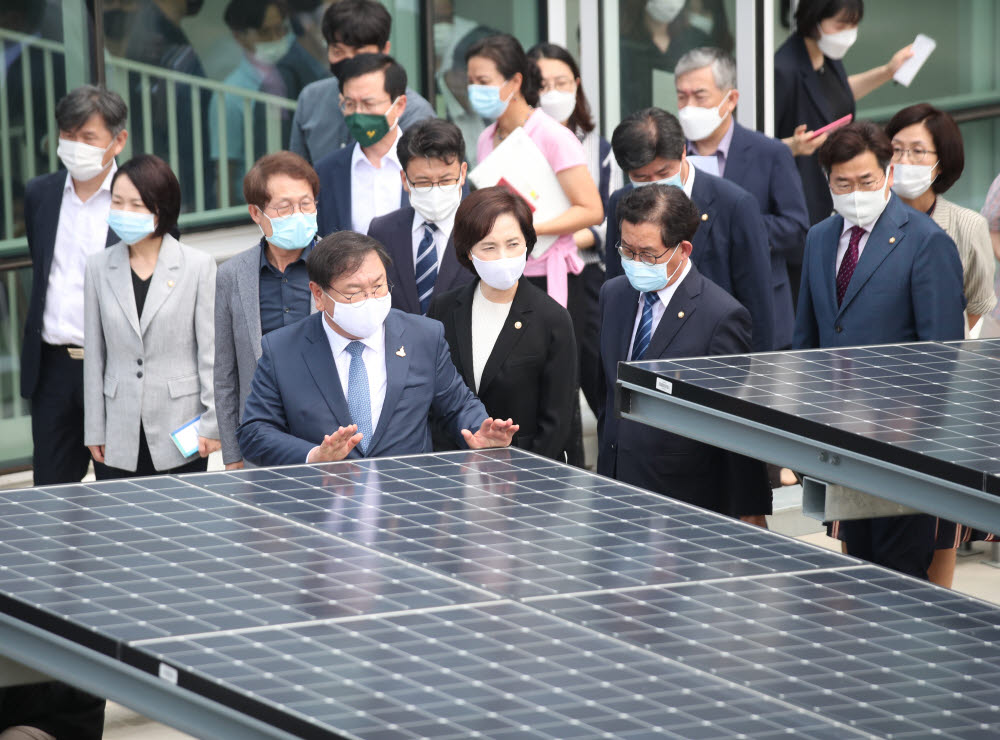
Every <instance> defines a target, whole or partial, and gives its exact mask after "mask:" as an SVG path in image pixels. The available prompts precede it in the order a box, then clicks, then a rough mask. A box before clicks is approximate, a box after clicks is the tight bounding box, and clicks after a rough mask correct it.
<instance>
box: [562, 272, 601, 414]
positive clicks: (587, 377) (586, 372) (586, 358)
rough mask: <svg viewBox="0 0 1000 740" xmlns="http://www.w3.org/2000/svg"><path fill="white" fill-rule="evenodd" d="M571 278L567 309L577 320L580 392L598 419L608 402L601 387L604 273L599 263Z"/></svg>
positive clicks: (575, 327)
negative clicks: (601, 308) (601, 408)
mask: <svg viewBox="0 0 1000 740" xmlns="http://www.w3.org/2000/svg"><path fill="white" fill-rule="evenodd" d="M568 278H569V286H568V291H567V296H566V310H567V311H569V315H570V316H571V317H572V318H573V334H574V335H575V338H576V348H577V352H578V354H579V358H580V390H582V391H583V397H584V398H586V399H587V405H588V406H590V410H591V411H593V412H594V416H597V415H598V414H599V413H600V407H601V404H603V403H604V389H603V388H601V387H600V362H601V315H600V308H599V306H598V303H599V301H600V298H601V286H602V285H604V270H602V269H601V266H600V265H598V264H596V263H595V264H592V265H586V266H584V268H583V272H581V273H580V274H579V275H569V276H568Z"/></svg>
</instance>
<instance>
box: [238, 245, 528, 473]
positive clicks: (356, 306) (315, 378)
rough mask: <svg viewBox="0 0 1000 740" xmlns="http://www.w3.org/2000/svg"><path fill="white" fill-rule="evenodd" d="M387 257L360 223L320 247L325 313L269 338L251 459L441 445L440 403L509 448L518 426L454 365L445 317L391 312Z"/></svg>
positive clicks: (256, 392) (251, 406) (243, 429)
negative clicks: (434, 425)
mask: <svg viewBox="0 0 1000 740" xmlns="http://www.w3.org/2000/svg"><path fill="white" fill-rule="evenodd" d="M387 262H388V256H387V255H386V253H385V250H384V248H383V247H382V245H381V244H380V243H379V242H377V241H376V240H374V239H372V238H371V237H367V236H363V235H361V234H357V233H354V232H351V231H340V232H336V233H334V234H331V235H330V236H328V237H326V238H325V239H323V240H322V241H320V242H319V243H318V244H317V245H316V246H315V248H314V249H313V251H312V253H311V254H310V256H309V260H308V268H309V281H310V282H309V287H310V290H311V291H312V294H313V299H314V300H315V301H316V307H317V309H318V311H317V312H316V313H315V314H313V315H312V316H310V317H309V318H308V319H305V320H303V321H301V322H299V323H297V324H294V325H292V326H288V327H285V328H283V329H279V330H277V331H275V332H272V333H271V334H268V335H267V336H266V337H264V339H263V344H262V355H261V359H260V362H259V364H258V365H257V370H256V372H255V374H254V378H253V382H252V383H251V386H250V395H249V396H248V397H247V401H246V407H245V410H244V414H243V422H242V424H240V426H239V429H238V430H237V438H238V440H239V445H240V450H241V452H242V453H243V456H244V457H245V458H246V459H248V460H250V461H252V462H254V463H255V464H257V465H289V464H295V463H302V462H310V463H314V462H331V461H335V460H343V459H344V458H347V457H351V458H358V457H384V456H388V455H405V454H412V453H421V452H430V451H431V449H432V447H431V433H430V427H429V424H428V414H429V413H430V412H432V411H433V413H434V414H435V416H436V417H437V418H438V419H440V420H441V421H442V423H443V425H444V427H445V428H446V429H447V430H448V431H449V432H450V433H451V434H452V435H453V436H454V437H455V439H456V441H459V440H461V441H464V443H465V445H466V446H468V447H470V448H472V449H481V448H485V447H506V446H507V445H509V444H510V441H511V438H512V437H513V436H514V434H515V432H517V430H518V426H517V424H515V423H514V422H513V421H512V420H510V419H507V420H506V421H504V420H494V419H491V418H489V417H488V415H487V413H486V409H485V408H484V407H483V404H482V403H481V402H480V401H479V399H478V398H476V396H475V395H474V394H473V393H472V392H471V391H470V390H469V389H468V387H467V386H466V385H465V383H464V382H463V381H462V378H461V376H460V375H459V374H458V372H457V370H456V369H455V366H454V365H453V364H452V361H451V354H450V352H449V349H448V344H447V342H446V341H445V338H444V330H443V328H442V326H441V324H440V323H438V322H436V321H433V320H431V319H427V318H424V317H422V316H415V315H411V314H406V313H403V312H401V311H397V310H395V309H392V308H391V297H390V295H389V293H390V291H391V289H392V286H391V285H389V283H388V281H387V279H386V264H387ZM470 430H476V431H475V432H473V431H470Z"/></svg>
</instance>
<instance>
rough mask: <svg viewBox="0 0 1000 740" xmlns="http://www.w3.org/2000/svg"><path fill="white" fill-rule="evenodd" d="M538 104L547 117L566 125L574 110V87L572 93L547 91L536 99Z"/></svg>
mask: <svg viewBox="0 0 1000 740" xmlns="http://www.w3.org/2000/svg"><path fill="white" fill-rule="evenodd" d="M538 102H539V103H540V104H541V106H542V110H543V111H545V112H546V113H547V114H548V115H549V116H551V117H552V118H554V119H555V120H557V121H559V123H566V121H568V120H569V117H570V116H571V115H573V111H574V110H575V109H576V87H574V88H573V91H572V92H570V91H568V90H549V91H548V92H547V93H543V94H542V95H541V97H539V98H538Z"/></svg>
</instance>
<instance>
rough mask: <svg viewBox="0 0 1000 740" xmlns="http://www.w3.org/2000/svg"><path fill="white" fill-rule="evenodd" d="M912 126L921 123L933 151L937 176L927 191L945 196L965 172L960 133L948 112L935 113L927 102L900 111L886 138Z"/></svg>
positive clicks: (888, 126) (888, 125) (889, 127)
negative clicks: (932, 144) (935, 155)
mask: <svg viewBox="0 0 1000 740" xmlns="http://www.w3.org/2000/svg"><path fill="white" fill-rule="evenodd" d="M915 123H922V124H924V126H925V127H926V128H927V131H928V133H930V135H931V141H933V142H934V150H935V151H936V152H937V160H938V176H937V179H936V180H934V182H933V183H932V184H931V190H933V191H934V192H935V193H937V194H939V195H940V194H941V193H946V192H948V189H949V188H950V187H951V186H952V185H954V184H955V183H956V182H957V181H958V178H959V177H961V176H962V170H964V169H965V147H964V145H963V144H962V130H961V129H960V128H959V127H958V124H957V123H955V119H954V118H952V117H951V116H950V115H949V114H948V113H945V112H944V111H943V110H938V109H937V108H935V107H934V106H933V105H931V104H930V103H917V104H916V105H911V106H909V107H908V108H903V110H901V111H899V113H897V114H896V115H894V116H893V117H892V119H891V120H890V121H889V123H888V124H886V127H885V133H886V136H888V137H889V138H890V139H892V138H893V137H895V136H896V134H898V133H899V132H900V131H902V130H903V129H904V128H906V127H907V126H912V125H913V124H915ZM890 143H891V142H890Z"/></svg>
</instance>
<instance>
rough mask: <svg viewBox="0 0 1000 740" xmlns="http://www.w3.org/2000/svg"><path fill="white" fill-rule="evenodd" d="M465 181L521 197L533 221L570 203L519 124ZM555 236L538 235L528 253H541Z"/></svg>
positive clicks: (548, 216)
mask: <svg viewBox="0 0 1000 740" xmlns="http://www.w3.org/2000/svg"><path fill="white" fill-rule="evenodd" d="M469 181H470V182H472V184H473V185H475V186H476V188H489V187H493V186H494V185H499V186H500V187H504V188H507V189H508V190H510V191H511V192H513V193H515V194H516V195H519V196H521V197H522V198H523V199H524V200H525V201H527V203H528V205H529V206H530V207H531V211H532V216H533V217H534V222H535V223H536V224H537V223H540V222H542V221H548V220H550V219H553V218H555V217H556V216H559V215H560V214H562V213H564V212H565V211H566V210H567V209H568V208H569V207H570V205H571V204H570V202H569V198H567V197H566V193H565V191H564V190H563V189H562V185H560V184H559V179H558V178H557V177H556V173H555V171H554V170H553V169H552V165H550V164H549V162H548V160H547V159H545V155H544V154H542V150H541V149H539V148H538V146H537V145H536V144H535V142H533V141H532V140H531V138H530V137H529V136H528V134H527V133H525V131H524V129H523V128H520V127H518V128H516V129H514V130H513V131H512V132H511V133H510V135H509V136H508V137H507V138H506V139H504V140H503V141H501V142H500V144H499V146H497V148H496V149H494V150H493V151H492V152H490V155H489V156H488V157H486V159H484V160H483V161H482V162H480V163H479V164H478V165H477V166H476V168H475V169H474V170H472V172H470V173H469ZM557 238H558V237H556V236H551V235H546V236H539V237H538V241H537V242H536V243H535V248H534V249H533V250H532V251H531V256H532V257H540V256H542V255H543V254H544V253H545V250H547V249H548V248H549V247H551V246H552V245H553V244H554V243H555V241H556V239H557Z"/></svg>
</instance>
